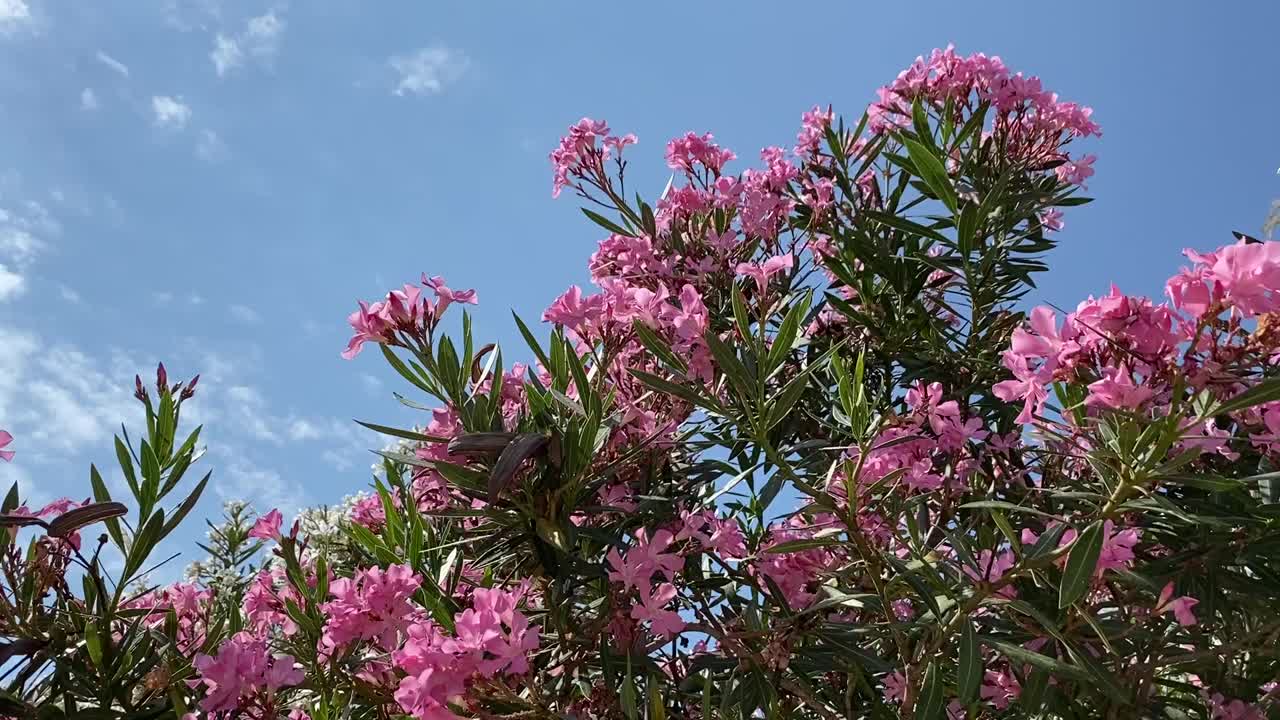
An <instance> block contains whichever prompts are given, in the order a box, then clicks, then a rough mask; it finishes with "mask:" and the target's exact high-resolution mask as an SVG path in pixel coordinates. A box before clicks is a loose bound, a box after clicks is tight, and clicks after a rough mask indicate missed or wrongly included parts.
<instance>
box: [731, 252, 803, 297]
mask: <svg viewBox="0 0 1280 720" xmlns="http://www.w3.org/2000/svg"><path fill="white" fill-rule="evenodd" d="M794 265H795V258H794V257H793V256H791V255H789V254H788V255H775V256H773V257H771V258H768V259H767V260H765V261H764V262H762V263H739V264H738V267H736V268H735V269H734V272H735V273H737V274H738V275H739V276H747V277H750V278H753V279H754V280H755V281H756V287H757V288H759V290H760V293H761V294H764V292H765V290H766V289H767V288H768V287H769V278H771V277H773V276H774V275H777V274H778V273H781V272H785V271H788V270H790V269H791V268H792V267H793V266H794Z"/></svg>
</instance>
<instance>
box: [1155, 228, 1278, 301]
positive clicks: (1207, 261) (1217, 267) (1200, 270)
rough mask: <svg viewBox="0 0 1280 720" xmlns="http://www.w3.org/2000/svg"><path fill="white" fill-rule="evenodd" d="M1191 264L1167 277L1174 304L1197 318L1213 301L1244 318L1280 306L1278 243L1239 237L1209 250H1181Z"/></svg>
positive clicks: (1167, 290)
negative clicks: (1228, 243)
mask: <svg viewBox="0 0 1280 720" xmlns="http://www.w3.org/2000/svg"><path fill="white" fill-rule="evenodd" d="M1183 254H1184V255H1186V256H1187V258H1188V259H1190V260H1191V261H1192V262H1193V263H1194V265H1193V267H1192V268H1191V269H1190V270H1185V269H1184V270H1183V271H1182V272H1181V273H1179V274H1178V275H1175V276H1174V277H1172V278H1170V279H1169V282H1168V284H1167V285H1166V288H1165V289H1166V292H1167V294H1168V295H1169V297H1170V299H1171V300H1172V301H1173V303H1174V306H1175V307H1178V308H1180V309H1183V310H1186V311H1187V312H1189V313H1191V314H1192V315H1195V316H1197V317H1199V316H1201V315H1203V314H1204V312H1205V311H1206V310H1207V309H1208V308H1209V307H1210V306H1211V304H1212V303H1213V302H1214V301H1222V302H1223V303H1224V304H1225V305H1227V306H1229V307H1231V308H1234V309H1236V310H1238V311H1239V312H1240V313H1241V314H1243V315H1244V316H1245V317H1253V316H1256V315H1260V314H1262V313H1268V312H1274V311H1275V310H1277V309H1280V242H1273V241H1267V242H1261V243H1248V242H1245V241H1243V240H1241V241H1240V242H1238V243H1236V244H1234V245H1227V246H1225V247H1221V248H1218V249H1217V250H1215V251H1214V252H1211V253H1205V254H1201V253H1197V252H1195V251H1194V250H1189V249H1188V250H1184V251H1183Z"/></svg>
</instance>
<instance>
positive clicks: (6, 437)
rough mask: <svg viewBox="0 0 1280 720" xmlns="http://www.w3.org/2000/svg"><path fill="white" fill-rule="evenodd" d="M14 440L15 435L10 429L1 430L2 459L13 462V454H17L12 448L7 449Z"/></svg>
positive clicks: (0, 449)
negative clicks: (11, 433)
mask: <svg viewBox="0 0 1280 720" xmlns="http://www.w3.org/2000/svg"><path fill="white" fill-rule="evenodd" d="M11 442H13V436H12V435H10V434H9V431H8V430H0V460H4V461H5V462H13V456H14V455H15V454H16V453H14V451H12V450H5V449H4V448H6V447H9V443H11Z"/></svg>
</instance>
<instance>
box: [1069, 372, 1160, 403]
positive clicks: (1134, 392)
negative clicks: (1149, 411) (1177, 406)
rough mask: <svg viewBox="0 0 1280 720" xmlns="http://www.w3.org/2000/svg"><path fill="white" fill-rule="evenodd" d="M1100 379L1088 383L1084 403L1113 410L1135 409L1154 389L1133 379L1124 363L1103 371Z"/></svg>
mask: <svg viewBox="0 0 1280 720" xmlns="http://www.w3.org/2000/svg"><path fill="white" fill-rule="evenodd" d="M1103 372H1104V375H1103V377H1102V379H1101V380H1096V381H1094V382H1092V383H1089V397H1087V398H1085V401H1084V404H1085V405H1089V406H1091V407H1105V408H1111V409H1113V410H1137V409H1139V408H1141V407H1142V405H1143V403H1145V402H1146V401H1147V400H1150V399H1151V397H1152V396H1153V395H1155V391H1154V390H1152V389H1151V388H1149V387H1146V386H1144V385H1138V384H1137V383H1135V382H1134V381H1133V374H1132V373H1130V372H1129V368H1128V367H1127V366H1126V365H1125V363H1123V362H1122V363H1120V364H1119V365H1117V366H1116V367H1111V368H1107V369H1106V370H1104V371H1103Z"/></svg>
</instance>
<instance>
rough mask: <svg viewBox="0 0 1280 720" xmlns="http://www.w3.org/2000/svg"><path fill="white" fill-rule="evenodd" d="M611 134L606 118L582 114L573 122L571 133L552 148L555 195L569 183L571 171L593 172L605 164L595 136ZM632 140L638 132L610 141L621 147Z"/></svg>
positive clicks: (552, 187) (580, 173) (602, 152)
mask: <svg viewBox="0 0 1280 720" xmlns="http://www.w3.org/2000/svg"><path fill="white" fill-rule="evenodd" d="M608 135H609V124H608V123H606V122H605V121H603V120H592V119H591V118H582V119H581V120H579V121H578V122H577V123H575V124H574V125H572V126H570V128H569V134H568V135H566V136H564V137H562V138H560V145H559V147H557V148H556V149H555V150H553V151H551V155H550V160H551V165H552V167H553V168H554V171H555V172H554V178H553V181H552V186H551V196H552V197H559V196H560V191H561V190H563V189H564V188H565V187H567V186H568V185H569V178H570V176H571V175H582V174H584V173H590V172H591V171H592V170H595V169H597V168H599V167H601V166H602V163H603V161H604V152H605V150H604V149H603V148H597V147H596V139H597V138H606V137H607V136H608ZM628 140H629V141H628ZM631 142H635V136H634V135H626V136H623V138H621V139H617V140H615V141H614V142H612V143H610V145H611V146H612V147H614V148H615V149H617V150H618V151H621V149H622V148H623V147H624V146H626V145H629V144H631Z"/></svg>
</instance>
